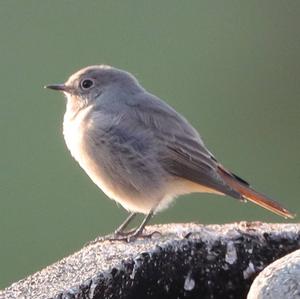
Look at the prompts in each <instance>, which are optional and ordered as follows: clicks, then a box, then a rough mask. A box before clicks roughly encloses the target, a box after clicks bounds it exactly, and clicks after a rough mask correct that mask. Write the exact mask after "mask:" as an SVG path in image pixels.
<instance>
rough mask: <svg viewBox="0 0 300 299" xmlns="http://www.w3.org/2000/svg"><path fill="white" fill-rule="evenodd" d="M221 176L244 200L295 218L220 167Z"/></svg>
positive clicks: (276, 203)
mask: <svg viewBox="0 0 300 299" xmlns="http://www.w3.org/2000/svg"><path fill="white" fill-rule="evenodd" d="M220 175H221V177H222V178H223V180H224V181H225V182H226V183H227V184H228V185H229V186H230V187H231V188H232V189H233V190H235V191H237V192H239V193H240V194H241V195H242V197H243V198H245V199H247V200H249V201H251V202H253V203H255V204H257V205H259V206H261V207H263V208H265V209H267V210H269V211H271V212H273V213H275V214H277V215H280V216H283V217H285V218H294V217H295V214H293V213H291V212H290V211H288V210H287V209H285V208H284V207H283V206H282V205H280V204H279V203H278V202H276V201H274V200H272V199H270V198H268V197H267V196H265V195H263V194H261V193H258V192H257V191H255V190H253V189H251V188H250V187H249V186H247V185H245V184H244V183H243V182H240V181H239V180H238V179H237V178H235V177H233V176H232V175H231V174H230V173H229V172H228V171H227V170H225V169H223V168H221V167H220Z"/></svg>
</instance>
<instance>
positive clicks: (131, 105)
mask: <svg viewBox="0 0 300 299" xmlns="http://www.w3.org/2000/svg"><path fill="white" fill-rule="evenodd" d="M48 87H49V88H52V89H57V90H61V91H63V92H64V93H65V94H66V96H67V111H66V114H65V117H64V136H65V140H66V143H67V146H68V148H69V150H70V151H71V154H72V155H73V156H74V158H75V159H76V160H77V161H78V162H79V164H80V165H81V167H82V168H83V169H84V170H85V171H86V173H87V174H88V175H89V176H90V177H91V179H92V180H93V181H94V182H95V183H96V184H97V185H98V186H99V187H100V188H101V189H102V190H103V191H104V192H105V193H106V194H107V195H108V196H109V197H111V198H112V199H114V200H116V201H117V202H119V203H121V204H122V205H123V206H124V207H125V208H126V209H127V210H129V211H131V212H134V213H135V212H141V213H145V214H148V213H150V216H151V215H152V213H154V212H156V211H158V210H161V209H163V208H165V207H166V206H167V205H168V203H169V202H170V201H171V200H172V199H173V198H174V197H176V196H177V195H180V194H185V193H190V192H212V193H219V194H227V195H230V196H232V197H234V198H238V199H243V198H245V197H244V196H243V195H244V193H243V192H244V191H245V190H247V192H248V191H249V187H248V184H247V183H246V182H245V181H243V180H242V179H240V178H238V177H237V176H235V175H234V174H232V173H230V172H229V171H227V170H225V169H224V168H223V167H222V166H221V165H220V164H219V163H218V162H217V160H216V158H215V157H214V156H213V155H212V153H211V152H210V151H209V150H208V149H207V148H206V147H205V145H204V143H203V141H202V139H201V137H200V136H199V134H198V133H197V131H196V130H195V129H194V128H193V127H192V126H191V125H190V124H189V123H188V121H187V120H186V119H185V118H184V117H183V116H181V115H180V114H179V113H177V112H176V111H175V110H174V109H173V108H172V107H170V106H169V105H168V104H167V103H165V102H164V101H162V100H160V99H159V98H157V97H156V96H154V95H152V94H150V93H148V92H147V91H146V90H145V89H144V88H143V87H142V86H141V85H140V84H139V83H138V81H137V80H136V78H134V77H133V76H132V75H131V74H129V73H127V72H125V71H122V70H119V69H116V68H112V67H109V66H103V65H102V66H101V65H100V66H91V67H87V68H85V69H82V70H80V71H79V72H77V73H75V74H74V75H72V76H71V77H70V78H69V79H68V81H67V82H66V83H65V84H63V85H50V86H48ZM232 182H233V183H232ZM235 184H237V185H238V187H239V188H236V185H235ZM233 186H234V187H233ZM243 188H246V189H245V190H244V189H243ZM243 190H244V191H243ZM245 192H246V191H245ZM249 192H250V191H249ZM247 194H248V193H247ZM255 200H256V199H255ZM255 200H253V201H255ZM258 204H260V203H258ZM264 204H265V203H264ZM261 205H262V204H261ZM265 205H266V204H265ZM284 211H286V210H284ZM278 213H279V212H278ZM280 213H282V214H283V213H285V212H282V211H281V212H280ZM150 216H149V217H148V218H150ZM148 218H147V219H148ZM142 228H143V227H142ZM142 228H141V230H142ZM122 229H123V227H122ZM141 230H140V231H141Z"/></svg>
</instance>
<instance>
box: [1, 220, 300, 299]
mask: <svg viewBox="0 0 300 299" xmlns="http://www.w3.org/2000/svg"><path fill="white" fill-rule="evenodd" d="M153 231H159V232H160V233H161V235H159V234H155V236H156V237H154V238H152V239H149V238H146V239H142V238H140V239H138V240H136V241H135V242H131V243H125V242H120V241H98V242H96V243H95V244H91V245H87V246H85V247H83V248H82V249H81V250H80V251H78V252H76V253H74V254H72V255H70V256H68V257H66V258H64V259H62V260H60V261H58V262H56V263H55V264H53V265H50V266H48V267H46V268H45V269H43V270H41V271H39V272H37V273H35V274H33V275H31V276H29V277H27V278H25V279H23V280H21V281H19V282H17V283H14V284H13V285H11V286H10V287H8V288H6V289H5V290H3V291H2V292H1V291H0V299H15V298H18V299H29V298H30V299H32V298H34V299H46V298H47V299H48V298H56V299H67V298H68V299H72V298H74V299H75V298H76V299H81V298H82V299H90V298H93V299H100V298H101V299H102V298H105V299H106V298H110V299H115V298H116V299H135V298H143V299H150V298H151V299H152V298H153V299H154V298H155V299H159V298H163V299H168V298H170V299H171V298H172V299H173V298H190V299H192V298H202V299H205V298H210V299H212V298H222V299H224V298H232V299H233V298H238V299H240V298H246V296H247V293H248V290H249V288H250V285H251V283H252V281H253V279H254V277H255V276H256V275H257V274H258V273H259V272H260V271H261V270H262V269H263V268H265V267H266V266H267V265H269V264H270V263H271V262H273V261H274V260H276V259H278V258H280V257H282V256H284V255H286V254H288V253H290V252H292V251H294V250H296V249H298V248H299V246H300V224H266V223H259V222H255V223H246V222H241V223H234V224H225V225H207V226H204V225H197V224H167V225H156V226H149V227H147V231H146V233H149V232H153ZM11 262H12V263H13V262H14V261H11Z"/></svg>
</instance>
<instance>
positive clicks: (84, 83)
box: [80, 79, 94, 89]
mask: <svg viewBox="0 0 300 299" xmlns="http://www.w3.org/2000/svg"><path fill="white" fill-rule="evenodd" d="M80 85H81V88H82V89H89V88H91V87H92V86H93V85H94V81H93V80H91V79H84V80H82V81H81V83H80Z"/></svg>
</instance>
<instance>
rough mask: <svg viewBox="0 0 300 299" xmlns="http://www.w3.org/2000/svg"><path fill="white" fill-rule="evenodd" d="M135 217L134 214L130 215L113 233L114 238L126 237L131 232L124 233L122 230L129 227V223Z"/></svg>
mask: <svg viewBox="0 0 300 299" xmlns="http://www.w3.org/2000/svg"><path fill="white" fill-rule="evenodd" d="M135 216H136V213H131V214H130V215H129V216H128V217H127V218H126V219H125V221H124V222H123V223H122V224H121V225H120V226H119V227H118V228H117V229H116V230H115V232H114V236H115V237H117V236H125V235H128V234H130V233H132V231H129V232H124V230H125V229H126V227H127V226H128V225H129V223H130V222H131V221H132V220H133V218H134V217H135Z"/></svg>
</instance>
